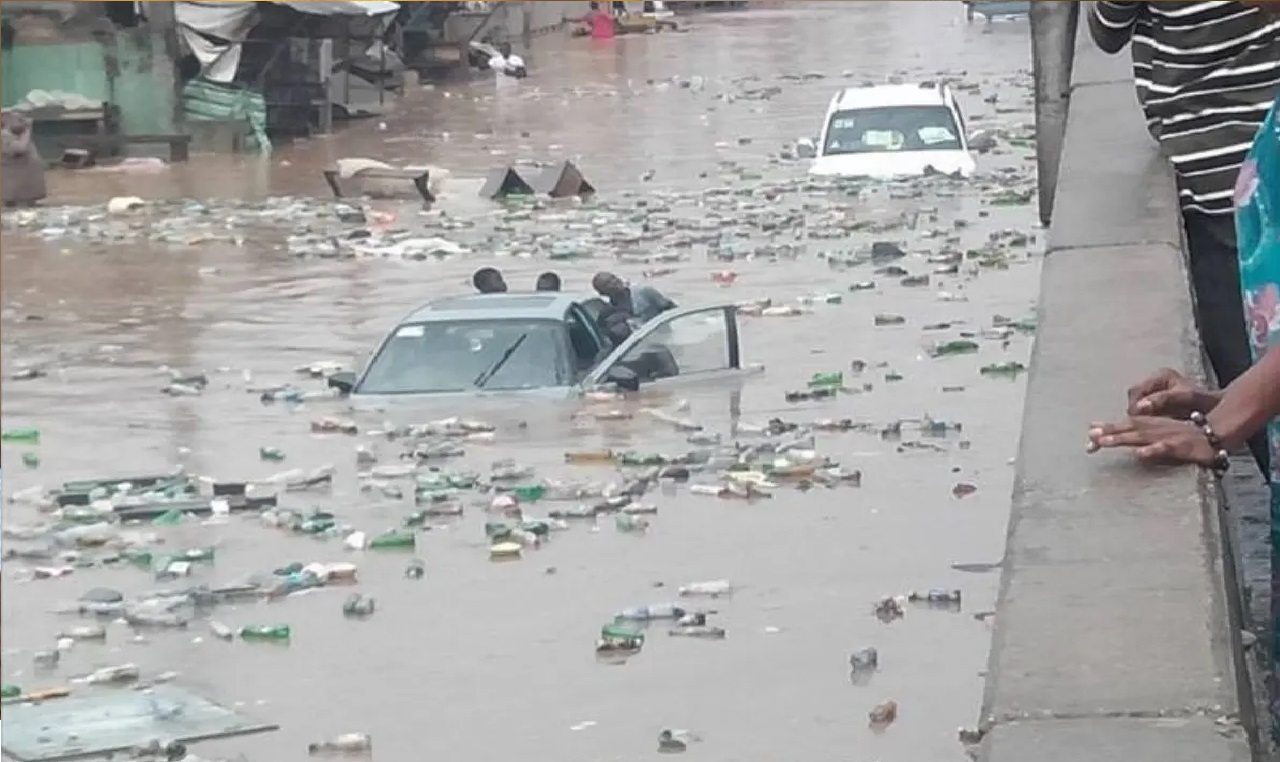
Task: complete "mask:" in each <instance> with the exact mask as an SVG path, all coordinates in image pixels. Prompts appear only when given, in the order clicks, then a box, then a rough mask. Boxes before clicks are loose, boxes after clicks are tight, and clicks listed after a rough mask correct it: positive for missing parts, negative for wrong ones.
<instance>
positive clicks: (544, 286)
mask: <svg viewBox="0 0 1280 762" xmlns="http://www.w3.org/2000/svg"><path fill="white" fill-rule="evenodd" d="M534 289H535V290H537V291H559V290H560V276H559V275H556V274H555V273H551V272H547V273H543V274H541V275H539V276H538V282H537V284H536V285H534Z"/></svg>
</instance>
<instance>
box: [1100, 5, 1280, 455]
mask: <svg viewBox="0 0 1280 762" xmlns="http://www.w3.org/2000/svg"><path fill="white" fill-rule="evenodd" d="M1257 5H1258V3H1250V2H1121V1H1119V0H1100V1H1099V2H1096V3H1094V4H1093V8H1092V10H1091V11H1090V12H1089V17H1088V21H1089V31H1090V33H1091V35H1092V36H1093V40H1094V42H1095V43H1096V44H1097V45H1098V47H1099V48H1101V49H1102V50H1103V51H1105V52H1107V53H1118V52H1120V51H1121V50H1122V49H1124V46H1125V45H1126V44H1129V43H1132V55H1133V79H1134V84H1135V86H1136V88H1137V91H1138V101H1139V102H1140V103H1141V104H1142V110H1143V112H1144V114H1145V115H1146V120H1147V129H1149V130H1150V131H1151V135H1152V136H1153V137H1154V138H1155V139H1156V140H1157V141H1158V142H1159V144H1160V147H1161V150H1162V152H1163V153H1164V154H1165V155H1166V156H1167V157H1168V158H1169V160H1170V161H1171V162H1172V164H1173V168H1174V171H1175V173H1176V176H1177V181H1178V198H1179V202H1180V205H1181V207H1182V218H1183V225H1184V228H1185V230H1186V236H1187V249H1188V254H1189V257H1190V270H1191V281H1192V286H1193V288H1194V290H1195V297H1196V318H1197V322H1198V324H1199V329H1200V338H1201V342H1202V343H1203V344H1204V347H1205V350H1206V352H1207V353H1208V355H1209V361H1210V363H1211V364H1212V365H1213V369H1214V373H1215V375H1216V376H1217V380H1218V384H1219V386H1220V387H1226V386H1227V385H1228V384H1230V383H1231V382H1232V381H1234V380H1235V379H1236V378H1237V377H1238V376H1240V374H1242V373H1244V372H1245V371H1246V370H1247V369H1248V368H1249V365H1250V360H1251V358H1250V352H1249V342H1248V339H1247V337H1246V333H1245V326H1244V305H1243V301H1242V298H1241V293H1240V270H1239V260H1238V256H1237V254H1236V231H1235V222H1234V219H1233V216H1232V215H1233V212H1234V208H1233V198H1234V193H1233V192H1234V189H1235V183H1236V175H1237V174H1238V173H1239V171H1240V166H1241V164H1242V163H1243V162H1244V159H1245V156H1246V154H1247V153H1248V152H1249V148H1250V146H1251V145H1252V144H1253V140H1254V137H1255V135H1256V134H1257V132H1258V128H1259V127H1260V126H1261V125H1262V123H1263V121H1264V120H1265V119H1266V116H1267V111H1268V109H1270V107H1271V103H1272V101H1273V100H1274V99H1275V96H1276V91H1277V89H1280V17H1277V16H1276V15H1275V14H1274V13H1271V12H1268V11H1269V9H1262V8H1258V7H1255V6H1257ZM1253 450H1254V455H1255V456H1256V457H1257V458H1258V461H1259V464H1260V465H1262V466H1263V469H1264V472H1265V470H1266V461H1267V460H1268V458H1267V457H1266V456H1267V452H1266V447H1265V443H1264V442H1262V441H1260V440H1259V441H1257V442H1255V443H1254V444H1253Z"/></svg>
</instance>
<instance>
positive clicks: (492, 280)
mask: <svg viewBox="0 0 1280 762" xmlns="http://www.w3.org/2000/svg"><path fill="white" fill-rule="evenodd" d="M471 284H472V285H473V286H475V287H476V291H479V292H480V293H482V294H505V293H506V292H507V282H506V281H505V280H503V279H502V273H500V272H498V271H497V270H496V269H495V268H492V267H481V268H480V269H479V270H476V272H475V275H472V276H471Z"/></svg>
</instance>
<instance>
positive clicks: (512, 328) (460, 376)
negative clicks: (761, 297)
mask: <svg viewBox="0 0 1280 762" xmlns="http://www.w3.org/2000/svg"><path fill="white" fill-rule="evenodd" d="M611 309H612V308H611V307H610V306H609V305H608V303H607V302H605V301H604V300H602V299H600V298H599V297H597V296H595V295H573V294H564V293H545V292H538V293H524V294H515V293H504V294H470V295H465V296H452V297H446V298H443V299H437V300H434V301H432V302H428V303H427V304H425V305H423V306H421V307H419V308H418V309H416V310H414V311H413V312H412V313H410V314H409V315H407V316H406V317H405V318H404V319H402V320H401V321H400V322H399V323H398V324H397V325H396V327H395V328H393V329H392V330H391V332H390V333H389V334H388V335H387V337H386V338H385V339H384V340H383V341H382V344H381V345H380V346H379V347H378V349H377V351H376V352H375V353H374V355H373V357H372V359H370V360H369V362H368V364H367V365H366V366H365V368H364V370H362V371H361V372H360V373H358V374H356V373H339V374H335V375H334V376H332V377H331V378H330V384H331V385H333V386H335V387H337V388H339V389H340V390H342V391H343V392H346V393H348V394H349V395H350V396H351V398H352V401H353V402H362V401H370V402H375V403H376V402H381V401H387V402H390V401H393V400H396V399H404V398H413V397H419V396H425V395H433V396H439V395H463V394H465V395H471V396H474V395H488V394H513V393H541V394H545V395H548V396H556V397H569V396H572V395H574V394H577V393H579V392H581V391H583V390H586V389H592V388H596V387H599V386H606V385H612V386H615V387H620V388H624V389H635V388H638V387H639V386H640V385H642V384H643V385H650V384H663V385H666V384H671V383H676V382H682V381H694V380H715V379H720V378H726V377H733V376H735V375H738V374H739V373H741V370H742V364H741V356H740V354H739V347H738V322H737V309H736V308H735V307H734V306H733V305H731V304H729V305H716V306H712V307H690V308H685V309H675V310H671V311H669V312H665V313H663V314H661V315H659V316H657V317H656V318H654V319H653V320H650V321H649V322H648V323H646V324H644V325H643V326H640V327H639V328H637V329H635V331H633V332H632V333H631V335H630V336H629V337H627V338H626V339H625V340H623V341H621V342H620V343H618V344H617V345H616V346H615V345H614V343H613V342H611V341H610V339H609V337H608V336H607V334H606V332H605V331H604V330H603V327H602V325H601V322H602V321H601V319H602V317H603V316H604V315H605V314H607V313H608V312H609V311H611Z"/></svg>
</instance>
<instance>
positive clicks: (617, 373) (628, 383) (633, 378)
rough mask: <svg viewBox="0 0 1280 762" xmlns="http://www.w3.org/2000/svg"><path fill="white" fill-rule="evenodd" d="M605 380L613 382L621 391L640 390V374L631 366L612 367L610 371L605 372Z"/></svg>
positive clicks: (608, 382) (609, 382)
mask: <svg viewBox="0 0 1280 762" xmlns="http://www.w3.org/2000/svg"><path fill="white" fill-rule="evenodd" d="M604 381H605V383H607V384H613V385H614V386H615V387H617V388H618V390H619V391H623V392H638V391H640V376H639V375H637V374H636V372H635V371H633V370H631V369H630V368H624V367H622V366H621V365H615V366H613V367H612V368H610V369H609V372H608V373H606V374H604Z"/></svg>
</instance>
